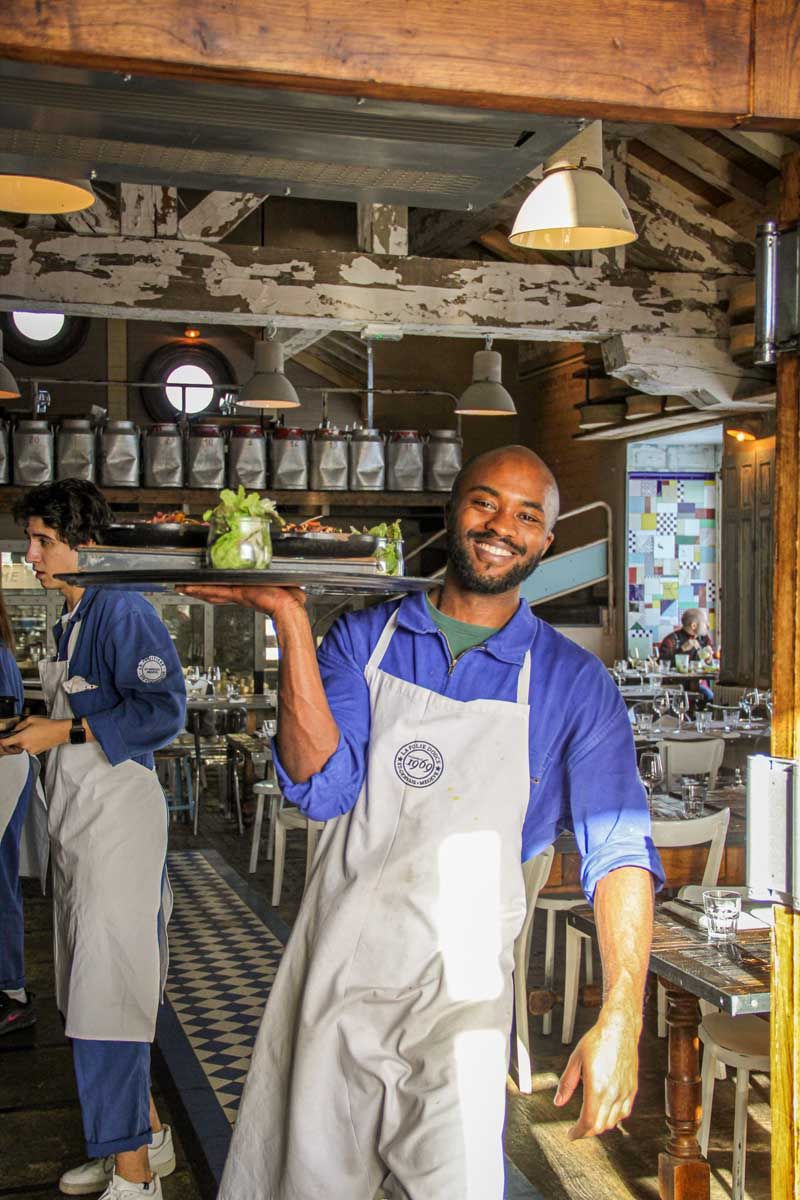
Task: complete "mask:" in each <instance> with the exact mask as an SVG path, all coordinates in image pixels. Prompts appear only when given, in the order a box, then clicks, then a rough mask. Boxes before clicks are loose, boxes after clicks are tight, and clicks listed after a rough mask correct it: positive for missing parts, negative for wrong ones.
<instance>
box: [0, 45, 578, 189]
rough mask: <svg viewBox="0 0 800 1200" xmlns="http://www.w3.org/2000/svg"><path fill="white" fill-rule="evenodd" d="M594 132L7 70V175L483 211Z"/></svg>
mask: <svg viewBox="0 0 800 1200" xmlns="http://www.w3.org/2000/svg"><path fill="white" fill-rule="evenodd" d="M582 124H583V122H581V121H579V120H578V119H566V118H561V117H558V118H556V117H542V116H537V115H534V114H524V113H522V114H520V113H503V112H491V111H489V112H487V111H483V110H470V109H461V108H447V107H440V106H437V105H426V104H408V103H400V102H390V101H378V100H370V99H365V98H360V97H343V96H328V95H312V94H309V93H297V92H288V91H272V90H266V89H263V88H257V87H252V88H246V87H231V86H227V85H223V84H214V83H209V82H205V81H203V82H200V81H194V80H163V79H154V78H151V77H146V76H130V75H123V74H120V73H115V72H101V71H77V70H70V69H66V68H61V67H53V66H44V65H41V64H33V65H31V64H25V63H17V62H10V61H0V170H5V171H16V172H28V173H37V172H38V173H45V174H46V173H50V174H55V175H61V176H64V177H67V178H89V177H90V176H91V173H92V172H95V176H94V177H95V178H97V179H99V180H107V181H109V182H118V181H125V182H131V183H153V184H164V185H166V184H169V185H172V186H183V187H191V188H200V189H209V190H214V189H223V190H229V191H249V192H263V193H265V194H266V193H272V194H291V195H294V196H301V197H318V198H322V199H329V200H348V201H362V202H367V203H387V204H407V205H413V206H420V207H425V208H449V209H462V210H464V209H466V210H469V209H475V210H478V209H481V208H484V207H486V206H487V205H488V204H490V203H492V202H493V201H494V200H496V199H497V198H498V197H499V196H502V195H503V194H504V193H505V192H506V191H508V189H509V188H510V187H511V186H512V184H514V183H516V182H517V180H519V179H522V178H523V177H524V176H525V175H527V173H528V172H529V171H530V170H532V168H533V167H535V166H536V165H537V164H538V163H540V162H541V161H542V160H543V159H545V158H546V157H547V155H548V154H550V153H551V152H552V151H553V150H555V149H557V148H558V147H559V146H560V145H562V144H563V143H564V142H566V141H567V140H569V139H570V138H571V137H573V136H574V134H575V133H576V132H577V130H578V129H579V128H580V127H581V125H582Z"/></svg>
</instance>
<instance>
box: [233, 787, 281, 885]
mask: <svg viewBox="0 0 800 1200" xmlns="http://www.w3.org/2000/svg"><path fill="white" fill-rule="evenodd" d="M237 786H238V785H237ZM253 795H254V796H255V798H256V815H255V819H254V821H253V839H252V841H251V843H250V863H249V866H248V868H247V869H248V871H249V873H250V874H251V875H252V874H253V873H254V872H255V869H256V865H257V864H258V852H259V849H260V847H261V828H262V825H263V824H264V803H265V801H266V800H269V833H268V837H267V859H268V860H269V859H271V858H272V855H273V852H274V847H275V815H276V812H277V809H278V807H279V805H280V803H281V799H282V797H281V789H280V787H279V786H278V782H277V780H276V779H274V778H273V779H269V778H267V779H260V780H259V781H258V782H257V783H254V784H253Z"/></svg>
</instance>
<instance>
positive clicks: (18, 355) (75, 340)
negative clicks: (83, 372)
mask: <svg viewBox="0 0 800 1200" xmlns="http://www.w3.org/2000/svg"><path fill="white" fill-rule="evenodd" d="M0 327H1V328H2V330H3V343H4V347H5V352H6V354H7V355H8V356H9V358H13V359H16V360H17V362H24V363H30V364H31V366H34V367H44V366H49V365H50V364H52V363H59V362H63V361H64V359H66V358H70V357H71V355H73V354H74V353H75V352H76V351H77V350H80V348H81V346H82V345H83V343H84V342H85V341H86V337H87V334H88V332H89V321H88V319H87V318H86V317H68V316H65V315H64V313H59V312H27V311H26V310H24V309H17V310H16V311H14V312H10V313H0Z"/></svg>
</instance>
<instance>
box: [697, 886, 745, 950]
mask: <svg viewBox="0 0 800 1200" xmlns="http://www.w3.org/2000/svg"><path fill="white" fill-rule="evenodd" d="M703 909H704V910H705V914H706V922H707V924H708V940H709V941H710V942H735V941H736V931H737V929H738V927H739V914H740V913H741V911H742V897H741V896H740V895H739V893H738V892H730V891H727V890H726V889H725V888H708V889H707V890H706V891H705V892H703Z"/></svg>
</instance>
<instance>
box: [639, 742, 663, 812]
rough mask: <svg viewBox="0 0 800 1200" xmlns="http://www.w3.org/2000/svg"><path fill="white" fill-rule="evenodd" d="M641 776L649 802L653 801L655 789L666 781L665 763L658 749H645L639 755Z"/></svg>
mask: <svg viewBox="0 0 800 1200" xmlns="http://www.w3.org/2000/svg"><path fill="white" fill-rule="evenodd" d="M639 777H640V778H641V781H642V783H643V784H644V786H645V790H646V792H647V803H648V805H652V803H653V791H654V790H655V789H656V788H657V787H658V786H659V784H661V783H663V782H664V764H663V763H662V761H661V755H660V754H659V752H658V751H657V750H643V751H642V753H641V755H640V756H639Z"/></svg>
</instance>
